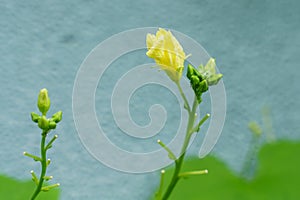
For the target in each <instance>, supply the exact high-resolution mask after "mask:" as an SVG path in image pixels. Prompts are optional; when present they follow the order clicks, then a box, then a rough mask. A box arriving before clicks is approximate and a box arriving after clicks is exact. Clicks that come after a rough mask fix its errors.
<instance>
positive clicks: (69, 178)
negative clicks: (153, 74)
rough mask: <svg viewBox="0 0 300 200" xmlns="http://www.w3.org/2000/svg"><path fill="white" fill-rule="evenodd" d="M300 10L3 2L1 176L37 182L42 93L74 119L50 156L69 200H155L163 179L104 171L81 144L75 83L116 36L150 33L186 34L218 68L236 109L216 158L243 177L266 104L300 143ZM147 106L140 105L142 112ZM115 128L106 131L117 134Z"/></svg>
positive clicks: (293, 2)
mask: <svg viewBox="0 0 300 200" xmlns="http://www.w3.org/2000/svg"><path fill="white" fill-rule="evenodd" d="M299 10H300V2H299V1H297V0H287V1H284V0H278V1H272V0H244V1H233V0H227V1H222V0H214V1H200V0H199V1H197V0H190V1H188V0H187V1H171V0H166V1H158V0H153V1H145V0H141V1H135V2H134V1H121V0H120V1H96V0H88V1H84V0H74V1H57V0H52V1H50V0H45V1H33V0H31V1H14V0H11V1H3V2H2V3H1V6H0V27H1V28H0V64H1V78H0V91H1V99H0V110H1V112H0V127H1V133H0V135H1V139H0V173H2V174H7V175H9V176H12V177H16V178H20V179H28V178H30V177H29V176H30V174H29V171H30V170H31V169H37V167H38V166H37V164H36V163H33V162H32V161H30V160H29V159H28V158H25V157H23V156H22V152H23V151H25V150H26V151H29V152H32V153H38V146H39V145H38V144H39V139H40V138H39V133H38V128H36V127H35V125H34V124H33V123H32V122H31V120H30V118H29V113H30V112H31V111H37V108H36V106H35V104H36V97H37V93H38V91H39V90H40V89H41V88H44V87H46V88H48V90H49V92H50V98H51V100H52V105H53V106H52V108H51V111H52V112H55V111H56V110H58V109H61V110H63V111H64V119H63V122H62V123H61V124H59V127H58V129H57V133H58V134H59V135H60V138H59V140H58V141H57V143H56V144H55V148H54V150H52V151H50V154H49V156H50V157H51V159H52V160H53V163H54V164H53V165H52V166H50V168H49V173H50V174H51V175H54V176H55V180H56V181H57V182H60V183H61V190H62V193H61V199H63V200H66V199H78V200H79V199H91V200H92V199H146V198H147V197H148V196H149V195H151V194H152V193H153V190H154V188H155V187H156V185H157V183H158V180H159V175H158V173H157V172H153V173H149V174H140V175H133V174H125V173H121V172H118V171H115V170H112V169H109V168H108V167H106V166H104V165H102V164H101V163H99V162H98V161H97V160H95V159H94V158H93V157H92V156H90V154H89V153H88V152H87V151H86V150H85V148H84V147H83V146H82V144H81V143H80V140H79V137H78V135H77V133H76V130H75V126H74V123H73V117H72V89H73V83H74V79H75V76H76V73H77V70H78V69H79V66H80V64H81V62H82V61H83V60H84V58H85V57H86V56H87V54H88V53H89V52H90V51H91V50H92V49H93V48H94V47H95V46H96V45H97V44H98V43H100V42H101V41H103V40H105V39H106V38H108V37H110V36H111V35H113V34H116V33H118V32H121V31H124V30H127V29H132V28H139V27H148V26H151V27H153V26H155V27H156V26H157V27H165V28H170V29H174V30H177V31H180V32H182V33H185V34H186V35H189V36H190V37H192V38H194V39H195V40H196V41H198V42H199V43H200V44H202V46H203V47H204V48H205V49H206V50H207V51H208V53H209V54H210V55H211V56H213V57H215V58H216V59H217V64H218V66H219V69H220V70H221V72H222V73H223V74H224V79H223V80H224V84H225V87H226V92H227V101H228V102H227V118H226V122H225V126H224V129H223V133H222V136H221V138H220V140H219V142H218V144H217V145H216V147H215V149H214V151H213V152H212V153H213V154H215V155H217V156H219V157H221V158H222V159H224V160H225V161H226V163H227V164H228V165H229V166H230V167H231V168H233V169H234V170H235V171H236V172H239V170H240V169H241V166H242V163H243V160H244V156H245V153H246V151H247V147H248V142H249V140H250V138H251V135H250V133H249V132H248V131H247V128H246V126H247V123H248V121H249V120H253V119H255V120H258V121H259V122H261V114H260V110H261V108H262V107H263V106H264V105H266V104H267V105H268V106H269V107H270V108H271V110H272V120H273V129H274V132H275V135H276V137H277V138H289V139H299V138H300V135H299V132H300V124H299V120H300V116H299V109H300V101H299V100H300V98H299V97H300V94H299V86H298V80H297V78H298V76H299V72H300V71H299V62H300V58H299V53H300V12H299ZM156 99H157V100H158V101H159V100H160V99H159V97H156ZM139 100H141V99H139V98H137V100H136V104H137V105H142V103H143V101H139ZM161 100H162V101H163V96H162V98H161ZM98 103H101V101H100V100H99V102H98ZM98 105H101V104H98ZM100 107H101V106H100ZM104 114H105V113H104ZM133 115H134V116H135V117H134V118H136V119H140V120H141V123H142V122H143V120H145V121H147V120H148V118H147V114H146V113H145V112H142V113H134V112H133ZM112 127H113V125H110V123H106V124H105V128H106V129H107V130H109V129H111V128H112ZM200 144H201V143H200V142H199V141H198V142H197V141H196V142H195V143H194V145H193V148H191V149H190V152H189V153H190V154H196V153H197V150H198V149H199V147H200Z"/></svg>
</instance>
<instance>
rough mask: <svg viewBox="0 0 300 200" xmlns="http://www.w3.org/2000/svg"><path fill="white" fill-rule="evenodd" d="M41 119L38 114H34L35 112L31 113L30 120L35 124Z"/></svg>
mask: <svg viewBox="0 0 300 200" xmlns="http://www.w3.org/2000/svg"><path fill="white" fill-rule="evenodd" d="M40 118H41V116H39V115H38V114H36V113H35V112H32V113H31V120H32V121H33V122H35V123H38V121H39V119H40Z"/></svg>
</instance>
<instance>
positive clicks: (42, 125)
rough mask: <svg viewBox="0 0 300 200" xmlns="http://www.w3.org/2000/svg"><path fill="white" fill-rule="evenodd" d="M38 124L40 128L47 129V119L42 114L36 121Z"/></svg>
mask: <svg viewBox="0 0 300 200" xmlns="http://www.w3.org/2000/svg"><path fill="white" fill-rule="evenodd" d="M38 126H39V127H40V129H42V130H48V129H49V120H48V119H47V118H46V117H45V116H44V115H43V116H42V117H41V118H40V119H39V121H38Z"/></svg>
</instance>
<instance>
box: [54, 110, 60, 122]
mask: <svg viewBox="0 0 300 200" xmlns="http://www.w3.org/2000/svg"><path fill="white" fill-rule="evenodd" d="M61 119H62V111H61V110H60V111H58V112H56V113H55V114H54V115H52V120H53V121H54V122H55V123H58V122H60V121H61Z"/></svg>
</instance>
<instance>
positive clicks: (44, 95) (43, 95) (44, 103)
mask: <svg viewBox="0 0 300 200" xmlns="http://www.w3.org/2000/svg"><path fill="white" fill-rule="evenodd" d="M37 106H38V108H39V110H40V111H41V113H42V114H43V115H46V114H47V111H48V110H49V108H50V99H49V97H48V90H47V89H46V88H44V89H41V91H40V93H39V97H38V102H37Z"/></svg>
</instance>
